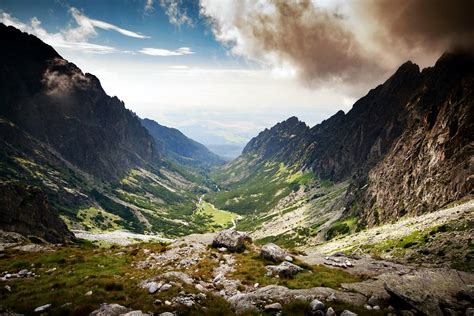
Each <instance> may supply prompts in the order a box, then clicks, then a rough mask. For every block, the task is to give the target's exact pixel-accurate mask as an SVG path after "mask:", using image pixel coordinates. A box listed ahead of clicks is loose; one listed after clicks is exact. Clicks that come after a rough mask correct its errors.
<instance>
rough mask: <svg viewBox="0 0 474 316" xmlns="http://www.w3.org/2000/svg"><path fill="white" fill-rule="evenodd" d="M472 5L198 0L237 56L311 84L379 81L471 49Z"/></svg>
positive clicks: (407, 0) (415, 0)
mask: <svg viewBox="0 0 474 316" xmlns="http://www.w3.org/2000/svg"><path fill="white" fill-rule="evenodd" d="M473 3H474V1H468V0H458V1H441V0H400V1H392V0H365V1H354V2H352V3H347V2H342V1H339V2H338V1H334V2H332V3H330V5H327V2H326V4H325V5H319V2H318V1H310V0H300V1H287V0H273V1H271V0H267V1H253V0H248V1H245V0H242V1H229V2H225V1H221V0H201V13H202V14H203V15H205V16H207V17H209V18H210V20H211V21H212V26H213V29H214V33H215V35H216V38H217V39H218V40H220V41H222V42H224V43H226V44H228V45H230V46H231V48H232V52H233V53H234V54H237V55H242V56H245V57H248V58H250V59H253V60H257V61H261V62H263V63H266V64H270V65H272V66H273V67H275V68H278V67H285V66H288V65H290V66H291V67H292V68H293V69H294V70H296V73H297V74H298V75H299V77H300V78H301V79H303V80H304V81H305V82H308V83H313V84H319V83H322V82H325V83H334V82H344V83H348V84H352V85H354V84H358V83H360V82H362V81H363V82H369V81H371V82H373V81H378V80H380V78H381V77H383V76H384V75H386V74H387V73H388V72H391V71H393V68H394V67H396V65H399V64H400V63H402V62H404V61H406V60H407V59H412V60H414V61H418V60H423V59H424V58H425V59H426V56H428V55H429V56H431V57H432V56H433V55H438V57H439V55H440V54H441V53H442V52H443V51H445V50H449V49H452V48H454V47H464V48H466V47H471V48H472V47H473V45H472V43H473V39H474V34H473V22H472V21H473V19H472V18H471V15H472V12H474V10H473ZM430 61H431V60H430Z"/></svg>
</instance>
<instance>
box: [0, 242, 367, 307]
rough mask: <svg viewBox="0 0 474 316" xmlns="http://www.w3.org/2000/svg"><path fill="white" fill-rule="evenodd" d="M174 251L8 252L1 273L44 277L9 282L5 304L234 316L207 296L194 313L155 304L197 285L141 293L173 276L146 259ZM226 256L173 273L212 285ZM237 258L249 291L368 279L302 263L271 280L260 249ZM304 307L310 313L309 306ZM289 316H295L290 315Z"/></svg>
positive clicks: (84, 246)
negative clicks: (290, 274)
mask: <svg viewBox="0 0 474 316" xmlns="http://www.w3.org/2000/svg"><path fill="white" fill-rule="evenodd" d="M169 247H170V246H168V245H164V244H159V243H142V244H136V245H133V246H123V247H121V246H113V247H109V248H98V247H96V246H94V245H92V244H90V243H86V242H82V243H79V244H77V245H75V246H63V247H61V248H60V249H58V250H56V251H55V252H46V253H23V252H18V251H14V250H7V251H6V252H5V253H4V256H3V257H2V258H0V271H10V272H14V273H16V272H18V271H19V270H21V269H28V270H29V271H33V272H35V273H36V274H38V275H40V276H38V277H35V278H20V279H12V280H10V281H8V284H9V285H10V287H11V292H9V291H8V290H6V289H5V288H3V287H2V288H1V289H0V301H1V302H2V305H3V307H5V308H10V309H12V310H14V311H15V312H19V313H24V314H26V315H33V314H34V313H33V310H34V309H35V308H36V307H38V306H41V305H44V304H52V308H51V309H50V311H49V312H48V314H49V315H88V314H89V313H90V312H91V311H93V310H95V309H97V308H98V307H99V306H100V304H102V303H104V302H107V303H117V304H121V305H124V306H126V307H129V308H132V309H139V310H142V311H144V312H152V313H155V314H159V313H161V312H165V311H176V310H178V311H179V312H180V313H181V314H184V315H233V312H232V311H231V309H230V306H229V304H228V303H227V302H226V301H225V300H224V299H222V298H221V297H218V296H214V295H213V294H212V293H207V294H206V295H207V298H206V300H205V301H204V302H203V303H200V304H199V305H198V306H195V307H192V308H186V307H184V306H181V307H175V306H166V305H165V304H161V305H156V304H154V301H155V300H156V299H160V300H162V302H164V301H165V300H171V299H172V298H174V297H176V296H177V294H178V292H180V291H185V292H186V293H197V291H196V289H195V288H194V286H192V285H186V284H181V286H174V287H173V288H172V289H171V290H169V291H165V292H161V293H155V294H153V295H151V294H149V293H148V290H147V289H142V288H140V286H139V284H140V282H141V281H142V280H145V279H149V278H151V277H155V276H157V275H159V274H160V273H162V272H164V271H168V270H169V269H168V268H170V267H163V268H155V269H137V268H136V267H135V266H134V265H135V264H136V263H138V262H140V261H142V260H144V259H145V258H146V257H147V256H148V255H149V252H148V251H151V252H153V253H163V252H165V251H167V250H168V249H169ZM145 249H146V251H147V252H146V251H145ZM221 256H222V253H220V252H219V251H217V250H216V249H212V248H209V249H207V250H205V253H204V254H203V255H202V257H201V260H200V261H199V262H197V263H195V264H194V265H193V266H191V267H189V269H187V270H185V271H184V270H182V268H179V267H173V268H172V269H173V270H174V271H183V272H186V273H188V274H189V275H190V276H191V277H192V278H193V279H195V280H203V281H209V280H212V278H213V274H212V272H213V269H214V268H216V267H217V266H218V265H219V260H216V259H215V258H221ZM235 257H236V265H235V267H236V270H235V271H234V272H231V273H229V274H228V275H227V277H228V278H231V279H237V280H240V281H241V282H242V284H243V285H244V286H248V287H250V288H253V285H254V283H260V285H261V286H265V285H269V284H280V285H284V286H287V287H289V288H295V289H301V288H310V287H316V286H327V287H333V288H338V287H339V285H340V284H341V283H342V282H344V283H350V282H358V281H361V280H362V279H361V278H360V277H358V276H355V275H352V274H350V273H348V272H346V271H343V270H340V269H331V268H327V267H324V266H319V265H315V266H309V265H305V264H303V263H301V262H296V263H297V264H299V265H301V266H302V267H303V268H304V269H305V270H304V271H303V272H301V273H300V274H299V275H297V276H296V277H295V278H294V279H279V278H271V277H267V276H265V272H266V270H265V265H268V264H271V263H270V262H268V261H266V260H264V259H263V258H261V257H260V256H259V255H258V250H257V249H255V248H254V247H251V248H250V249H249V250H248V251H247V252H244V253H241V254H236V255H235ZM51 269H55V270H54V271H52V270H51ZM167 269H168V270H167ZM89 291H92V295H85V294H86V293H87V292H89ZM294 304H295V303H291V304H288V306H287V307H285V308H286V309H288V310H291V308H294V306H293V305H294ZM302 306H303V305H302ZM304 306H305V308H307V306H308V302H306V303H305V304H304ZM332 306H333V307H334V308H335V309H336V310H337V311H338V312H341V311H342V310H343V309H345V308H349V309H351V310H357V307H354V306H350V307H349V306H342V305H341V306H339V305H337V303H333V304H332ZM301 310H304V308H302V309H301ZM301 310H300V311H301ZM259 315H260V314H259ZM262 315H265V313H262ZM283 315H293V314H292V313H290V312H287V313H284V314H283Z"/></svg>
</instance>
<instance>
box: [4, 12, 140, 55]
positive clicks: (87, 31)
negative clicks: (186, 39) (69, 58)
mask: <svg viewBox="0 0 474 316" xmlns="http://www.w3.org/2000/svg"><path fill="white" fill-rule="evenodd" d="M69 13H70V14H71V15H72V17H73V18H74V21H75V22H76V25H75V26H71V27H68V28H66V29H64V30H62V31H60V32H57V33H50V32H48V31H46V30H45V29H44V28H43V27H42V25H41V21H40V20H38V19H37V18H36V17H33V18H32V19H31V20H30V21H29V23H24V22H22V21H20V20H19V19H17V18H15V17H13V16H12V15H10V14H9V13H7V12H4V11H2V12H0V22H1V23H3V24H5V25H11V26H14V27H16V28H17V29H20V30H22V31H23V32H27V33H30V34H33V35H35V36H37V37H39V38H40V39H41V40H43V41H44V42H46V43H48V44H49V45H51V46H53V47H55V48H65V49H70V50H78V51H82V52H87V53H95V54H109V53H115V52H118V50H117V49H116V48H114V47H111V46H107V45H99V44H94V43H90V40H91V38H93V37H96V36H97V35H98V34H97V31H96V28H99V29H103V30H111V31H116V32H118V33H120V34H122V35H125V36H129V37H134V38H139V39H143V38H148V36H145V35H142V34H140V33H136V32H132V31H129V30H125V29H122V28H119V27H118V26H115V25H113V24H110V23H107V22H103V21H99V20H94V19H90V18H89V17H87V16H85V15H84V14H83V13H82V12H81V11H79V10H78V9H76V8H70V9H69Z"/></svg>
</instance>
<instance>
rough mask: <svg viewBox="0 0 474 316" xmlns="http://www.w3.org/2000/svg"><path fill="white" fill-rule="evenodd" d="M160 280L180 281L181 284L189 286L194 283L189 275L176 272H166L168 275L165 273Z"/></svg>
mask: <svg viewBox="0 0 474 316" xmlns="http://www.w3.org/2000/svg"><path fill="white" fill-rule="evenodd" d="M160 278H161V279H166V280H169V279H177V280H180V281H181V282H183V283H186V284H188V285H189V284H193V283H194V280H193V278H191V277H190V276H189V275H188V274H186V273H184V272H176V271H171V272H166V273H163V274H162V275H161V276H160Z"/></svg>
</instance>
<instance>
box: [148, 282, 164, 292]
mask: <svg viewBox="0 0 474 316" xmlns="http://www.w3.org/2000/svg"><path fill="white" fill-rule="evenodd" d="M161 286H162V284H161V283H157V282H150V283H149V286H148V293H150V294H154V293H156V292H157V291H158V290H159V289H160V288H161Z"/></svg>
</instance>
